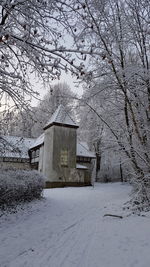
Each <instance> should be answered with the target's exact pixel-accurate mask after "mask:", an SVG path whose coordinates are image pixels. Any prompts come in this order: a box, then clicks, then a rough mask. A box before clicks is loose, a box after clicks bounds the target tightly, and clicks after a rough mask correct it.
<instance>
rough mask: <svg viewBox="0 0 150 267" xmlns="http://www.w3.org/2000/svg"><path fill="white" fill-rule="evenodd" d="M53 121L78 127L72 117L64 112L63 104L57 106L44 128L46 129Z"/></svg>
mask: <svg viewBox="0 0 150 267" xmlns="http://www.w3.org/2000/svg"><path fill="white" fill-rule="evenodd" d="M53 123H58V124H66V125H70V126H74V127H78V125H77V124H76V123H75V122H74V121H73V119H72V118H71V117H70V115H69V114H68V113H67V112H66V110H65V108H64V106H63V105H59V107H58V108H57V109H56V111H55V112H54V113H53V115H52V117H51V118H50V120H49V121H48V122H47V124H46V125H45V127H44V129H46V128H47V127H49V126H50V125H52V124H53Z"/></svg>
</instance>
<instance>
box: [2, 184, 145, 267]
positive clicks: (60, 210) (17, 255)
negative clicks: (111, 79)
mask: <svg viewBox="0 0 150 267" xmlns="http://www.w3.org/2000/svg"><path fill="white" fill-rule="evenodd" d="M130 190H131V188H130V186H128V185H121V184H120V183H114V184H97V185H96V186H95V188H94V189H93V188H92V187H83V188H63V189H49V190H45V197H46V199H45V200H42V201H36V202H33V203H32V204H31V203H30V204H29V205H27V209H26V210H19V211H18V213H17V214H11V215H8V216H7V217H5V216H2V217H1V218H0V267H23V266H24V267H25V266H26V267H40V266H41V267H148V266H150V213H145V215H146V217H140V216H137V215H132V216H129V217H128V216H126V215H128V213H129V212H128V211H123V210H122V206H123V203H124V202H126V201H127V200H128V194H129V192H130ZM106 213H112V214H118V215H123V216H124V218H123V219H119V218H113V217H103V215H104V214H106Z"/></svg>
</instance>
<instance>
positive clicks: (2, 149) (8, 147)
mask: <svg viewBox="0 0 150 267" xmlns="http://www.w3.org/2000/svg"><path fill="white" fill-rule="evenodd" d="M34 141H35V139H33V138H24V137H17V136H9V135H7V136H0V157H10V158H29V155H28V150H29V147H30V146H31V145H32V144H33V142H34Z"/></svg>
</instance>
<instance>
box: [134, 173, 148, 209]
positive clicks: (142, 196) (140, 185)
mask: <svg viewBox="0 0 150 267" xmlns="http://www.w3.org/2000/svg"><path fill="white" fill-rule="evenodd" d="M131 182H132V185H133V190H132V193H131V196H132V199H131V204H132V209H134V210H138V211H143V210H144V211H149V210H150V173H149V174H146V175H144V176H143V177H142V178H141V177H140V178H137V177H136V178H133V179H132V181H131Z"/></svg>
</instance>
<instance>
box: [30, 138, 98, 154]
mask: <svg viewBox="0 0 150 267" xmlns="http://www.w3.org/2000/svg"><path fill="white" fill-rule="evenodd" d="M43 144H44V134H41V135H40V136H39V137H38V138H37V139H36V140H35V141H34V142H33V143H32V145H31V146H30V149H32V148H35V147H38V146H41V145H43ZM77 156H79V157H88V158H95V153H94V152H91V151H90V150H89V147H88V144H87V143H86V142H77Z"/></svg>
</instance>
